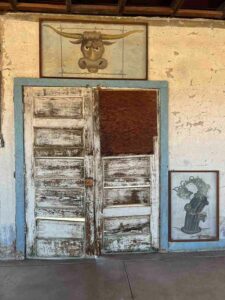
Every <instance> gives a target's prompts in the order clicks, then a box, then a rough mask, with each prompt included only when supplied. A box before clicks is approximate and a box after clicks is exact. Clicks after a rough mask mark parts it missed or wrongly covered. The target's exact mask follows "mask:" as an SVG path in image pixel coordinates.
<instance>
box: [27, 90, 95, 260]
mask: <svg viewBox="0 0 225 300" xmlns="http://www.w3.org/2000/svg"><path fill="white" fill-rule="evenodd" d="M24 103H25V142H26V145H25V161H26V169H27V175H26V183H27V186H26V193H27V194H26V207H27V209H26V210H27V211H26V221H27V226H28V232H27V255H28V257H30V256H33V255H37V256H40V257H67V256H71V257H72V256H81V255H85V251H86V253H87V254H93V253H91V252H90V251H89V250H90V247H89V246H90V245H91V246H92V244H93V243H94V242H93V240H94V230H93V220H94V212H93V207H94V200H93V196H92V194H93V191H89V192H88V193H86V192H85V185H84V173H85V176H86V177H87V175H88V174H89V175H90V176H92V175H93V171H92V169H93V165H92V164H93V157H92V156H91V155H92V153H93V150H92V149H93V131H92V127H93V119H92V90H91V88H72V87H71V88H67V87H66V88H62V87H29V88H27V87H26V88H25V89H24ZM87 155H89V157H88V159H87ZM78 157H80V158H78ZM81 158H82V159H81ZM84 160H85V164H86V163H88V166H86V165H85V166H84ZM87 170H88V172H87ZM87 195H88V197H87ZM89 202H90V203H89ZM86 220H88V224H86ZM87 228H89V229H90V230H89V236H88V235H87ZM85 231H86V232H85ZM75 239H79V241H76V242H75ZM85 239H87V240H86V241H85ZM84 245H85V246H84ZM87 250H88V251H89V252H88V251H87Z"/></svg>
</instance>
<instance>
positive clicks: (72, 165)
mask: <svg viewBox="0 0 225 300" xmlns="http://www.w3.org/2000/svg"><path fill="white" fill-rule="evenodd" d="M35 176H37V177H56V178H57V177H73V178H74V179H80V178H84V161H83V160H82V159H66V158H51V159H49V158H38V159H35Z"/></svg>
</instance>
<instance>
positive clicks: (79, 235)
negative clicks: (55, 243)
mask: <svg viewBox="0 0 225 300" xmlns="http://www.w3.org/2000/svg"><path fill="white" fill-rule="evenodd" d="M37 238H44V239H49V238H54V239H57V238H73V239H74V238H75V239H83V238H84V222H71V221H67V220H60V221H57V220H50V219H49V220H48V219H37Z"/></svg>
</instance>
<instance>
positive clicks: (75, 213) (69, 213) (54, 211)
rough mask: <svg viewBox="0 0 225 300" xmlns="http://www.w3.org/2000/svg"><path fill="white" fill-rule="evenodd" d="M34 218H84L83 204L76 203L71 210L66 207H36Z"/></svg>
mask: <svg viewBox="0 0 225 300" xmlns="http://www.w3.org/2000/svg"><path fill="white" fill-rule="evenodd" d="M35 216H36V217H39V218H40V217H41V218H49V217H54V218H84V217H85V213H84V204H83V203H81V202H78V203H77V205H76V206H74V207H73V208H71V207H70V208H67V207H36V209H35Z"/></svg>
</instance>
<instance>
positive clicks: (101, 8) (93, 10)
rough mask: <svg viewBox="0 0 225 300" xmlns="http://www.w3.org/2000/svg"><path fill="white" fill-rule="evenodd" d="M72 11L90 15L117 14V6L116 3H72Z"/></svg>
mask: <svg viewBox="0 0 225 300" xmlns="http://www.w3.org/2000/svg"><path fill="white" fill-rule="evenodd" d="M71 12H72V13H74V14H90V15H104V14H105V15H117V14H118V6H116V5H95V4H93V5H92V4H88V5H85V4H73V5H72V10H71Z"/></svg>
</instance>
